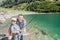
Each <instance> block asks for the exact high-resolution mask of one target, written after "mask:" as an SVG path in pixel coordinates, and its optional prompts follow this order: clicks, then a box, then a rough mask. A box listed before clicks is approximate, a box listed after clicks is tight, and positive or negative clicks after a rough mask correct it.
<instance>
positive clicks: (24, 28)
mask: <svg viewBox="0 0 60 40" xmlns="http://www.w3.org/2000/svg"><path fill="white" fill-rule="evenodd" d="M23 31H24V33H26V20H24V22H23Z"/></svg>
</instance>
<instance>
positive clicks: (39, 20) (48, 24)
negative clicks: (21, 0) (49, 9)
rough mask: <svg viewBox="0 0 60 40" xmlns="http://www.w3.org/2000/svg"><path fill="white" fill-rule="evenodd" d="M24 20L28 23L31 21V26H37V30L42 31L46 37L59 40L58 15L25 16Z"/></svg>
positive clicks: (59, 19)
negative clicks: (45, 33) (46, 34)
mask: <svg viewBox="0 0 60 40" xmlns="http://www.w3.org/2000/svg"><path fill="white" fill-rule="evenodd" d="M25 18H26V20H27V22H28V23H29V21H30V20H31V21H30V23H31V26H33V25H34V26H33V27H35V25H37V28H38V29H42V30H44V31H45V32H47V33H48V35H50V36H52V37H53V38H56V39H57V40H60V14H32V15H26V16H25ZM32 24H33V25H32Z"/></svg>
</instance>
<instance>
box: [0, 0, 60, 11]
mask: <svg viewBox="0 0 60 40" xmlns="http://www.w3.org/2000/svg"><path fill="white" fill-rule="evenodd" d="M0 6H1V7H5V8H12V9H14V10H27V11H34V12H60V1H47V0H45V1H44V0H5V1H2V3H1V4H0Z"/></svg>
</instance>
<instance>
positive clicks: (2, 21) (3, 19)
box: [0, 15, 6, 23]
mask: <svg viewBox="0 0 60 40" xmlns="http://www.w3.org/2000/svg"><path fill="white" fill-rule="evenodd" d="M4 22H6V19H5V18H4V16H2V15H0V23H4Z"/></svg>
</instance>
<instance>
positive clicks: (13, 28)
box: [11, 24, 20, 33]
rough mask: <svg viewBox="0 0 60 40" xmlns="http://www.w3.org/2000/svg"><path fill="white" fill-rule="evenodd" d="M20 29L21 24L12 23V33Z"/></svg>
mask: <svg viewBox="0 0 60 40" xmlns="http://www.w3.org/2000/svg"><path fill="white" fill-rule="evenodd" d="M19 30H20V28H19V26H18V25H17V24H16V25H12V27H11V31H12V33H18V32H19Z"/></svg>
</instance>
